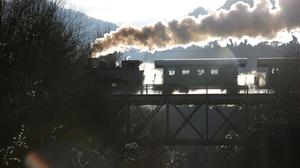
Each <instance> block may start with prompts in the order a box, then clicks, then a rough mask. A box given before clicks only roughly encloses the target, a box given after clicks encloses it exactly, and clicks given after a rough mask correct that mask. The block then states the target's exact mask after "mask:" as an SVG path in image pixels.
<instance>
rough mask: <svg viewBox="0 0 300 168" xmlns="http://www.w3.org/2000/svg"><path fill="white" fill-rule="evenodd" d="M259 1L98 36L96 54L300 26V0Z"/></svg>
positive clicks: (270, 32)
mask: <svg viewBox="0 0 300 168" xmlns="http://www.w3.org/2000/svg"><path fill="white" fill-rule="evenodd" d="M276 5H277V8H276V9H272V5H271V3H270V1H269V0H256V1H255V5H254V6H253V7H252V8H251V7H250V6H249V5H248V4H245V3H243V2H238V3H236V4H235V5H233V6H232V7H231V9H230V10H219V11H215V12H212V13H210V14H208V15H206V16H203V17H200V18H192V17H187V18H183V19H182V20H181V21H177V20H173V21H170V22H168V23H167V24H163V23H161V22H158V23H156V24H154V25H151V26H145V27H142V28H133V27H123V28H120V29H118V30H117V31H115V32H112V33H110V34H106V35H105V36H104V37H103V38H100V39H96V41H95V43H94V44H93V51H94V53H98V54H99V55H107V54H109V53H113V52H115V51H123V50H124V49H127V48H129V47H135V48H138V49H142V50H148V51H155V50H163V49H166V48H171V47H174V46H178V45H188V44H190V43H198V42H202V41H205V40H207V39H209V38H214V37H222V38H227V37H236V38H241V37H244V36H248V37H259V36H260V37H265V38H269V39H271V38H274V37H276V35H277V33H279V32H280V31H283V30H287V31H290V30H293V29H296V28H299V27H300V10H299V7H300V0H277V1H276Z"/></svg>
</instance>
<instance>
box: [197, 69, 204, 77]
mask: <svg viewBox="0 0 300 168" xmlns="http://www.w3.org/2000/svg"><path fill="white" fill-rule="evenodd" d="M197 73H198V75H199V76H202V75H204V73H205V71H204V69H198V70H197Z"/></svg>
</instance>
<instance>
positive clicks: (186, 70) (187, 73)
mask: <svg viewBox="0 0 300 168" xmlns="http://www.w3.org/2000/svg"><path fill="white" fill-rule="evenodd" d="M189 74H190V70H189V69H183V70H182V75H189Z"/></svg>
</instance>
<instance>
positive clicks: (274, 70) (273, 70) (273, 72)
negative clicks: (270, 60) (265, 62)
mask: <svg viewBox="0 0 300 168" xmlns="http://www.w3.org/2000/svg"><path fill="white" fill-rule="evenodd" d="M278 71H279V68H272V72H271V73H272V74H275V73H277V72H278Z"/></svg>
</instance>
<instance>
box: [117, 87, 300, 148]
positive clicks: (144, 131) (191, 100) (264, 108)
mask: <svg viewBox="0 0 300 168" xmlns="http://www.w3.org/2000/svg"><path fill="white" fill-rule="evenodd" d="M206 89H208V88H206ZM147 92H148V91H147ZM112 99H113V100H114V101H115V102H118V103H117V104H118V105H119V110H118V111H119V114H122V115H123V116H124V117H125V118H126V127H125V128H124V132H125V135H126V138H127V140H130V141H136V142H139V143H140V144H145V145H155V144H160V145H161V144H163V145H239V144H243V141H244V140H245V139H247V132H248V131H250V130H249V127H251V117H249V116H250V114H254V113H256V114H262V115H267V114H266V113H267V112H268V111H283V112H284V111H298V112H300V94H299V93H287V94H276V93H274V92H272V91H267V92H260V93H250V92H249V91H245V92H243V93H236V94H226V93H225V94H224V93H222V94H221V93H220V94H210V93H209V91H208V90H207V91H205V92H204V93H203V94H167V93H165V92H161V93H157V94H154V93H144V92H143V93H139V91H137V92H136V93H128V92H127V93H118V92H115V93H113V94H112ZM150 107H151V108H150ZM145 108H147V109H148V110H147V112H146V113H145V110H144V109H145ZM174 115H176V116H177V117H175V118H177V120H175V119H174ZM136 116H140V117H136ZM179 118H180V119H179ZM174 120H175V121H174ZM155 121H159V123H160V125H159V127H156V128H154V129H153V128H152V129H149V127H150V126H151V122H155ZM186 127H189V131H188V132H189V133H190V134H193V137H188V136H185V135H180V134H182V132H185V131H184V129H186ZM152 134H156V135H155V136H153V135H152ZM145 137H148V138H145Z"/></svg>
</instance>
